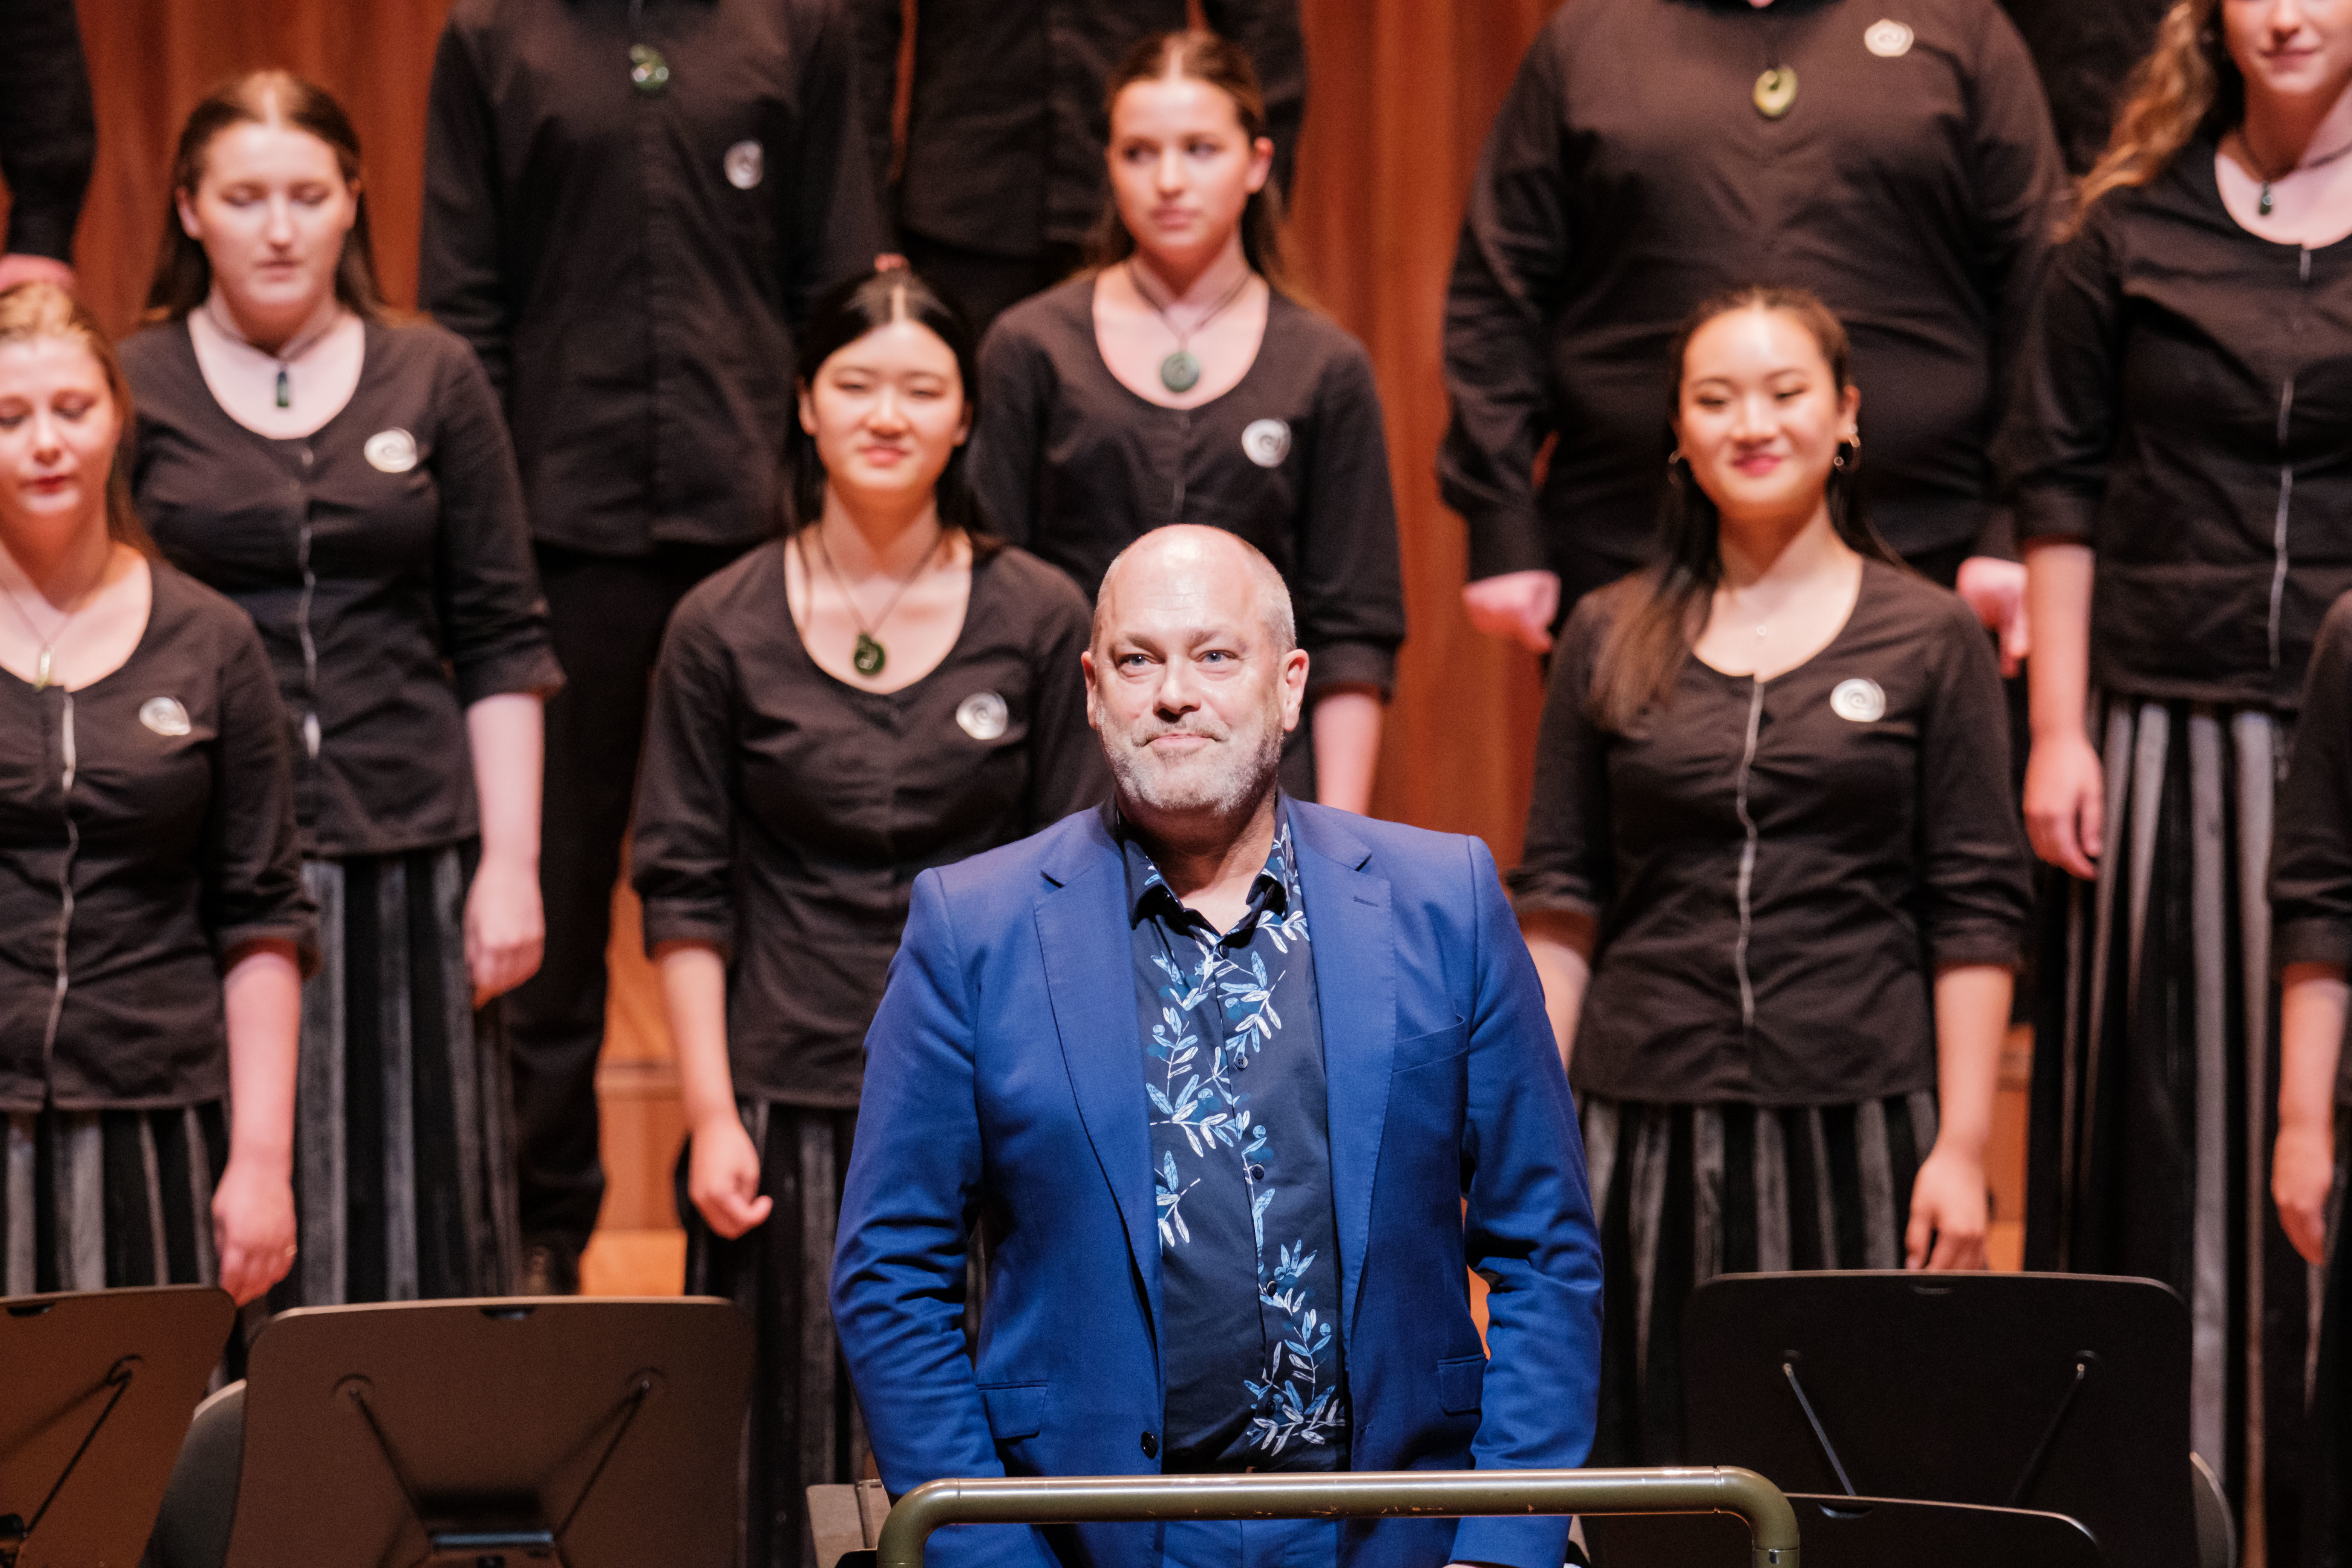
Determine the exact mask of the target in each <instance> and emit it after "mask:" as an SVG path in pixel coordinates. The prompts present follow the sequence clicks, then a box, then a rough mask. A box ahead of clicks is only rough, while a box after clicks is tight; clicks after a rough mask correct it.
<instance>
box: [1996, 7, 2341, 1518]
mask: <svg viewBox="0 0 2352 1568" xmlns="http://www.w3.org/2000/svg"><path fill="white" fill-rule="evenodd" d="M2347 89H2352V0H2182V3H2181V4H2179V5H2175V6H2174V7H2173V9H2172V10H2171V12H2170V13H2169V14H2168V16H2166V18H2165V20H2164V23H2163V26H2162V27H2161V29H2160V32H2159V35H2158V43H2157V47H2156V49H2155V51H2154V52H2153V54H2151V55H2150V57H2149V58H2148V59H2147V61H2146V62H2145V63H2144V64H2143V65H2142V67H2141V68H2140V71H2139V74H2138V76H2137V79H2136V81H2135V87H2134V89H2133V91H2132V93H2131V96H2130V97H2129V99H2128V100H2127V101H2126V103H2125V104H2124V106H2123V107H2122V109H2121V110H2119V111H2118V113H2117V115H2116V131H2115V136H2114V140H2113V141H2112V142H2111V143H2110V145H2109V148H2108V151H2107V153H2106V154H2105V157H2103V158H2102V159H2101V160H2100V161H2099V163H2097V164H2096V165H2095V167H2094V168H2093V169H2092V171H2091V173H2090V174H2089V175H2088V176H2086V178H2085V179H2084V184H2083V191H2082V200H2081V204H2080V205H2079V208H2078V211H2077V213H2076V216H2075V217H2074V226H2073V233H2072V234H2071V236H2070V237H2068V239H2067V240H2066V242H2065V244H2064V245H2063V247H2062V249H2061V251H2060V253H2059V255H2058V258H2057V259H2056V261H2055V262H2054V264H2053V268H2052V273H2051V278H2050V280H2049V283H2048V286H2047V288H2046V289H2045V290H2044V292H2043V296H2042V309H2041V312H2040V316H2039V324H2038V326H2037V329H2036V333H2035V336H2034V338H2033V340H2032V342H2030V343H2029V344H2028V345H2027V349H2026V353H2025V354H2024V358H2023V363H2022V364H2021V376H2022V379H2021V383H2020V385H2019V390H2018V394H2017V399H2016V403H2015V405H2014V408H2013V412H2012V417H2011V420H2010V423H2009V425H2008V426H2007V428H2006V430H2005V432H2004V434H2003V436H2002V438H2001V441H2000V448H1999V454H1998V456H1999V460H2000V467H2001V468H2002V469H2003V473H2004V479H2005V480H2006V484H2007V488H2008V490H2009V493H2010V497H2011V500H2012V502H2013V504H2014V508H2015V510H2016V514H2017V519H2018V533H2019V536H2020V538H2021V539H2022V540H2023V541H2024V542H2025V550H2026V564H2027V572H2028V578H2029V598H2028V604H2029V608H2030V613H2031V615H2032V620H2033V628H2034V630H2033V636H2034V648H2033V662H2032V672H2031V688H2032V734H2033V739H2032V752H2031V754H2030V761H2029V763H2028V766H2027V769H2026V780H2025V813H2026V823H2027V828H2028V831H2029V832H2030V833H2031V834H2032V839H2033V845H2034V848H2035V849H2036V851H2037V852H2038V853H2039V854H2040V855H2041V857H2042V858H2043V859H2044V860H2046V861H2048V862H2049V863H2050V864H2051V865H2052V866H2053V867H2055V868H2058V869H2059V870H2061V871H2063V872H2064V873H2066V874H2067V876H2068V877H2069V878H2071V879H2073V880H2071V881H2063V880H2058V879H2053V884H2054V885H2053V894H2055V895H2056V896H2054V897H2053V898H2052V899H2051V900H2047V904H2048V907H2049V910H2050V914H2051V919H2050V921H2049V929H2048V931H2046V933H2045V942H2044V945H2043V948H2042V958H2041V963H2040V964H2039V968H2038V976H2039V981H2040V984H2041V991H2042V994H2041V998H2040V1005H2039V1007H2038V1010H2037V1014H2036V1028H2035V1040H2036V1051H2037V1058H2038V1059H2037V1061H2036V1065H2035V1070H2034V1077H2033V1086H2034V1115H2033V1131H2032V1157H2031V1162H2032V1173H2031V1179H2030V1181H2029V1184H2028V1194H2029V1196H2028V1202H2029V1205H2030V1213H2029V1215H2028V1218H2027V1237H2026V1250H2027V1264H2028V1267H2032V1268H2062V1269H2068V1270H2073V1271H2076V1272H2083V1273H2095V1274H2137V1275H2147V1276H2150V1277H2153V1278H2155V1279H2162V1280H2165V1281H2167V1282H2168V1283H2169V1284H2170V1285H2172V1286H2173V1287H2174V1289H2178V1290H2179V1292H2180V1294H2181V1296H2182V1298H2183V1299H2184V1300H2186V1301H2187V1302H2188V1304H2189V1313H2190V1318H2191V1321H2192V1323H2193V1325H2194V1330H2193V1340H2192V1342H2193V1345H2194V1356H2193V1363H2192V1364H2193V1373H2192V1385H2191V1388H2192V1405H2191V1425H2190V1433H2191V1437H2192V1441H2193V1446H2194V1447H2195V1449H2196V1451H2197V1453H2198V1454H2199V1455H2200V1456H2202V1458H2204V1460H2205V1462H2206V1463H2207V1464H2209V1465H2210V1467H2211V1468H2213V1469H2214V1471H2216V1472H2217V1473H2218V1474H2219V1475H2220V1476H2221V1479H2223V1481H2224V1482H2225V1484H2226V1485H2227V1487H2228V1489H2229V1490H2230V1492H2231V1495H2232V1496H2233V1497H2234V1498H2236V1499H2237V1500H2238V1502H2239V1505H2240V1510H2241V1513H2242V1524H2243V1530H2244V1538H2245V1540H2246V1542H2248V1546H2249V1550H2250V1551H2253V1550H2257V1549H2260V1550H2263V1551H2266V1552H2269V1553H2270V1554H2271V1560H2272V1561H2273V1562H2276V1561H2279V1560H2280V1554H2281V1553H2283V1552H2285V1550H2286V1546H2287V1543H2288V1542H2289V1540H2290V1539H2291V1538H2292V1536H2293V1534H2294V1528H2295V1527H2294V1513H2295V1509H2294V1492H2295V1489H2296V1478H2297V1476H2298V1474H2299V1473H2301V1472H2302V1471H2304V1469H2305V1467H2304V1466H2303V1465H2301V1464H2300V1462H2299V1460H2298V1457H2297V1455H2296V1453H2295V1451H2294V1449H2295V1447H2296V1443H2297V1436H2296V1434H2297V1431H2298V1429H2299V1425H2300V1420H2301V1413H2302V1404H2303V1394H2304V1369H2305V1322H2306V1321H2307V1315H2306V1310H2305V1288H2306V1284H2305V1262H2304V1260H2303V1259H2302V1258H2299V1257H2297V1256H2296V1255H2295V1252H2294V1248H2293V1247H2291V1246H2290V1245H2289V1238H2288V1237H2287V1235H2286V1234H2285V1233H2284V1231H2282V1229H2281V1228H2280V1226H2279V1225H2278V1224H2277V1222H2276V1221H2275V1220H2274V1219H2273V1215H2272V1214H2271V1212H2270V1206H2269V1205H2268V1204H2267V1203H2266V1202H2265V1201H2264V1200H2265V1194H2267V1193H2268V1192H2269V1190H2270V1181H2269V1170H2268V1156H2269V1153H2270V1150H2271V1144H2272V1140H2273V1130H2274V1127H2275V1123H2274V1122H2273V1119H2272V1105H2273V1093H2274V1088H2275V1085H2276V1084H2277V1081H2278V1080H2277V1071H2278V1067H2277V1064H2278V1044H2277V1041H2278V1033H2277V1031H2278V1028H2279V1025H2280V1021H2281V1018H2282V1014H2281V1010H2280V997H2279V992H2278V991H2277V989H2276V987H2275V983H2274V979H2273V965H2274V964H2275V963H2285V964H2287V965H2288V966H2289V967H2288V972H2287V978H2288V982H2289V987H2288V995H2287V999H2286V1012H2285V1014H2284V1017H2285V1020H2286V1022H2287V1023H2288V1025H2289V1027H2290V1029H2292V1028H2293V1026H2294V1019H2295V1016H2296V1013H2297V1009H2298V1006H2299V1003H2298V1000H2297V995H2296V993H2297V991H2298V989H2299V987H2298V986H2297V984H2296V982H2297V980H2298V979H2299V978H2300V977H2302V975H2303V974H2304V973H2305V966H2307V965H2308V964H2310V963H2336V964H2338V965H2340V964H2341V963H2342V961H2343V958H2344V957H2345V955H2344V954H2341V953H2336V952H2333V951H2332V950H2330V949H2326V948H2324V947H2323V948H2322V949H2317V950H2310V951H2306V950H2305V949H2304V948H2303V947H2302V946H2301V945H2300V942H2301V937H2300V935H2299V934H2298V930H2297V928H2293V927H2282V928H2280V930H2279V931H2277V933H2276V940H2275V941H2274V940H2273V930H2272V927H2271V922H2270V911H2269V908H2268V905H2267V902H2266V900H2265V888H2264V877H2265V872H2266V868H2267V866H2268V864H2269V861H2270V858H2271V841H2272V820H2273V795H2274V791H2275V789H2276V781H2277V779H2278V778H2279V776H2280V774H2281V773H2283V772H2284V767H2285V764H2286V760H2287V756H2288V754H2289V752H2290V750H2291V742H2292V739H2293V734H2294V724H2295V715H2296V711H2297V709H2298V707H2299V706H2300V704H2301V701H2302V693H2303V686H2304V676H2305V667H2306V665H2307V664H2308V663H2309V661H2310V658H2311V656H2312V648H2313V645H2314V639H2315V636H2316V634H2317V632H2318V630H2319V626H2320V622H2321V618H2322V616H2325V615H2326V611H2327V607H2328V605H2330V604H2332V603H2333V602H2334V601H2335V600H2336V597H2337V595H2340V594H2342V593H2343V592H2344V591H2345V590H2346V589H2347V588H2352V462H2347V458H2346V454H2347V452H2352V243H2348V242H2347V241H2352V90H2347ZM2339 973H2340V969H2339ZM2297 1168H2298V1169H2301V1168H2302V1167H2301V1166H2300V1165H2299V1166H2298V1167H2297Z"/></svg>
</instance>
